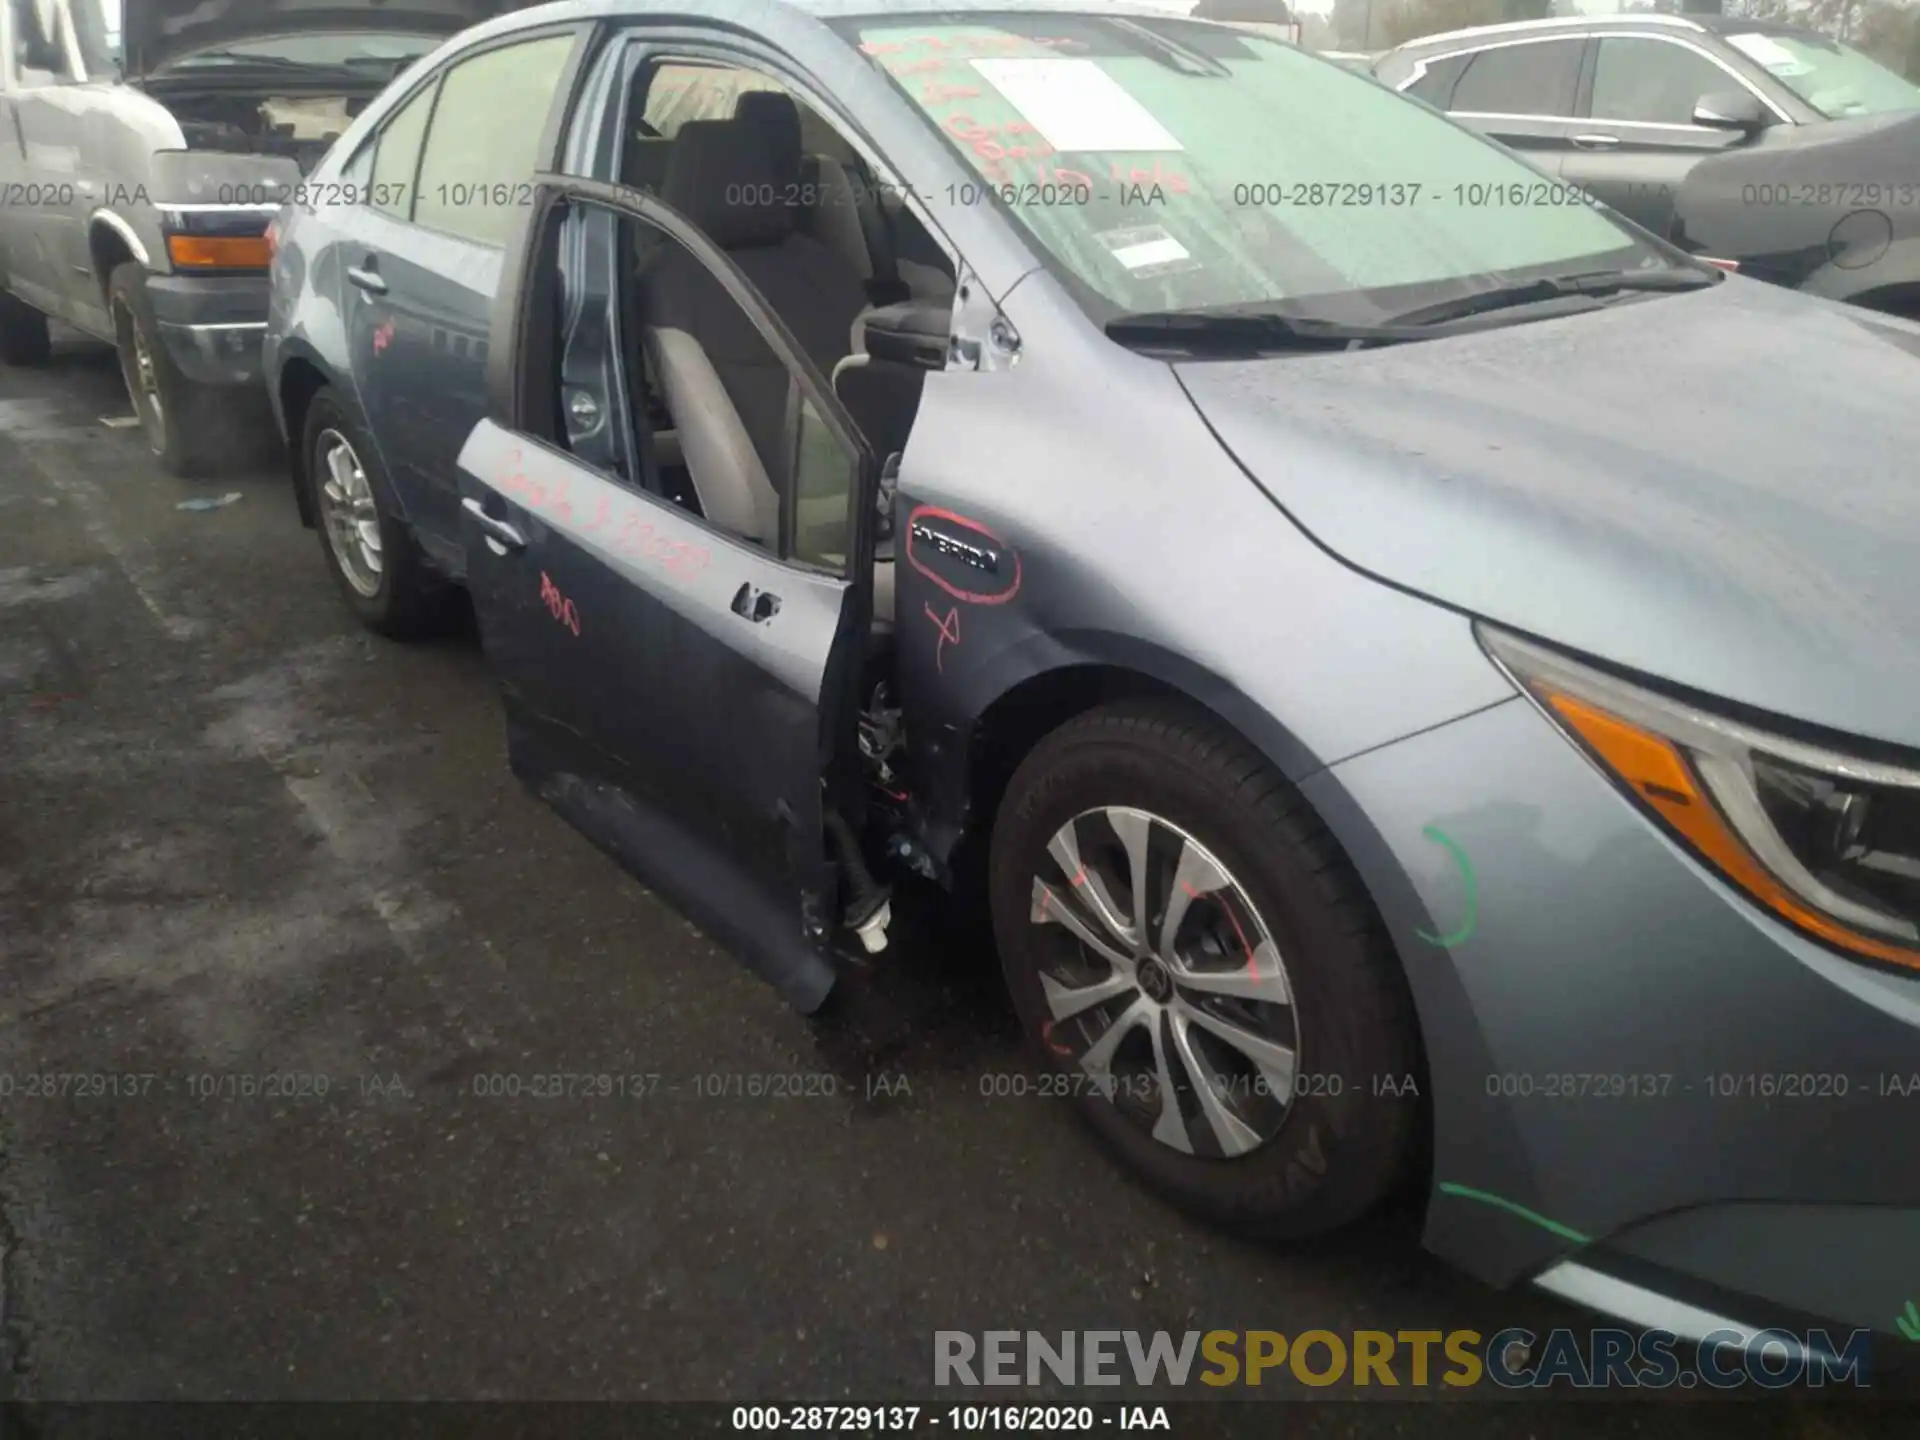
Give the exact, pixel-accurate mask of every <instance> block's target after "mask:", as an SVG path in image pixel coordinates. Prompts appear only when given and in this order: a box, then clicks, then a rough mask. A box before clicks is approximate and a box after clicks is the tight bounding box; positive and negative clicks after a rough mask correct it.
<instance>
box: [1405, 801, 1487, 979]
mask: <svg viewBox="0 0 1920 1440" xmlns="http://www.w3.org/2000/svg"><path fill="white" fill-rule="evenodd" d="M1420 833H1421V834H1422V835H1424V836H1426V837H1427V838H1428V839H1429V840H1431V841H1433V842H1434V843H1435V844H1438V845H1444V846H1446V847H1447V853H1448V854H1449V855H1451V856H1453V863H1454V864H1455V865H1457V866H1458V867H1459V869H1460V883H1461V884H1462V885H1464V886H1466V887H1467V918H1466V919H1465V920H1463V921H1461V922H1460V928H1459V929H1458V930H1455V931H1453V932H1451V933H1450V934H1446V935H1429V934H1428V933H1427V932H1426V931H1424V930H1419V929H1416V930H1415V931H1414V932H1413V933H1414V934H1416V935H1418V936H1419V937H1420V938H1421V939H1422V940H1424V941H1426V942H1427V943H1428V944H1429V945H1438V946H1439V947H1440V948H1441V949H1442V950H1451V949H1452V948H1453V947H1454V946H1455V945H1461V944H1464V943H1465V942H1466V939H1467V937H1468V936H1469V935H1471V934H1473V930H1474V927H1475V926H1476V925H1478V924H1479V923H1480V883H1479V881H1478V880H1476V879H1475V878H1474V874H1473V861H1471V860H1469V859H1468V858H1467V850H1466V847H1465V846H1464V845H1462V844H1461V843H1460V842H1459V841H1458V840H1456V839H1454V838H1453V837H1452V836H1451V835H1449V834H1447V832H1446V831H1444V830H1442V829H1440V828H1439V827H1438V826H1437V825H1428V826H1426V827H1424V828H1423V829H1422V830H1421V831H1420Z"/></svg>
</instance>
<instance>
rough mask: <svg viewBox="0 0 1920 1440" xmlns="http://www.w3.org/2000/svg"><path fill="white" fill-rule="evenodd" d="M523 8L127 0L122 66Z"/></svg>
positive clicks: (469, 21) (472, 2) (439, 1)
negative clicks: (278, 39)
mask: <svg viewBox="0 0 1920 1440" xmlns="http://www.w3.org/2000/svg"><path fill="white" fill-rule="evenodd" d="M521 8H523V6H522V5H520V4H516V3H513V0H399V3H397V4H382V3H380V0H126V8H125V10H124V11H123V13H122V16H121V22H120V44H121V57H122V66H123V68H124V70H125V72H126V74H127V77H128V78H129V79H139V78H141V77H143V76H146V75H150V74H152V73H153V72H154V71H155V70H158V69H159V68H160V67H161V66H163V65H167V64H170V63H172V62H173V61H175V60H178V59H180V58H181V57H182V56H185V55H190V54H192V53H193V52H194V51H196V50H210V49H213V48H214V47H216V46H220V45H233V44H236V43H238V42H240V41H242V40H257V39H260V38H262V37H263V36H268V35H292V34H302V33H308V32H312V31H316V30H319V31H325V30H376V31H377V30H391V31H394V32H395V33H399V34H408V35H442V34H444V35H451V34H453V33H454V32H456V31H459V30H464V29H466V28H467V27H468V26H469V25H477V24H479V23H480V22H481V21H482V20H490V19H492V18H493V17H494V16H496V15H500V14H504V13H505V12H507V11H509V10H517V9H521Z"/></svg>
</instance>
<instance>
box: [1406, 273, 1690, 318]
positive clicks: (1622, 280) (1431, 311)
mask: <svg viewBox="0 0 1920 1440" xmlns="http://www.w3.org/2000/svg"><path fill="white" fill-rule="evenodd" d="M1725 278H1726V277H1725V276H1724V275H1723V274H1721V273H1720V272H1719V271H1717V270H1712V271H1709V270H1684V269H1681V270H1646V271H1640V270H1591V271H1588V272H1586V273H1584V274H1579V275H1548V276H1546V277H1545V278H1544V279H1540V280H1523V281H1521V282H1520V283H1519V284H1517V285H1502V286H1500V287H1499V288H1497V289H1494V290H1481V291H1478V292H1476V293H1475V294H1472V295H1462V296H1460V297H1459V298H1458V299H1455V300H1442V301H1439V302H1438V303H1437V304H1433V305H1422V306H1420V307H1419V308H1418V309H1416V310H1408V311H1406V312H1405V313H1404V314H1400V315H1395V316H1393V317H1392V319H1391V321H1390V323H1391V324H1394V325H1416V326H1418V325H1441V324H1445V323H1446V322H1447V321H1449V320H1464V319H1465V318H1467V317H1468V316H1470V315H1485V314H1487V313H1489V312H1490V311H1494V310H1510V309H1513V308H1514V307H1515V306H1519V305H1538V304H1540V303H1542V302H1543V301H1547V300H1558V299H1561V298H1563V297H1565V296H1568V295H1590V296H1594V297H1596V298H1603V297H1605V296H1608V295H1618V294H1622V293H1624V292H1626V291H1649V292H1651V291H1681V290H1704V289H1706V287H1707V286H1709V285H1718V284H1719V283H1720V282H1721V281H1722V280H1723V279H1725Z"/></svg>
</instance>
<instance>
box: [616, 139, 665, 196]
mask: <svg viewBox="0 0 1920 1440" xmlns="http://www.w3.org/2000/svg"><path fill="white" fill-rule="evenodd" d="M672 158H673V141H672V140H670V139H668V138H666V137H665V136H662V135H640V134H634V135H629V136H628V137H627V152H626V154H625V155H623V156H621V157H620V183H621V184H622V185H625V186H627V187H629V188H630V189H634V190H646V191H649V192H651V193H652V194H655V195H658V194H659V193H660V187H661V186H663V185H664V184H666V180H667V162H668V161H669V160H671V159H672Z"/></svg>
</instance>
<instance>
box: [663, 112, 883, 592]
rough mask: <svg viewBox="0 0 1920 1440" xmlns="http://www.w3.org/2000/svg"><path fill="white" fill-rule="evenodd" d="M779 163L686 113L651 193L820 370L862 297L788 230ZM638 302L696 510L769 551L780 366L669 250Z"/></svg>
mask: <svg viewBox="0 0 1920 1440" xmlns="http://www.w3.org/2000/svg"><path fill="white" fill-rule="evenodd" d="M776 98H781V99H784V98H785V97H776ZM787 104H788V107H789V108H791V105H792V102H791V101H788V102H787ZM779 163H780V156H779V152H778V150H777V149H776V148H775V146H774V145H772V144H770V143H769V140H768V136H767V134H766V133H765V132H764V131H763V130H762V129H761V128H760V127H759V126H756V125H753V124H748V123H743V122H742V121H741V120H740V119H738V118H737V117H736V118H735V119H732V120H691V121H688V122H687V123H686V124H685V125H683V126H681V127H680V130H679V133H678V134H677V135H675V137H674V140H673V152H672V156H671V158H670V160H669V161H668V164H667V171H666V178H665V182H664V185H663V187H662V199H664V200H665V201H666V203H667V204H668V205H670V206H671V207H673V208H674V209H675V210H677V211H679V212H680V213H681V214H682V215H684V216H686V217H687V219H688V220H689V221H691V222H692V223H693V224H694V225H695V226H697V227H698V228H699V229H700V230H701V231H702V232H703V233H704V234H705V235H706V236H707V238H708V239H710V240H711V241H712V242H713V243H714V244H715V245H717V246H719V248H720V249H722V250H724V251H725V252H726V254H727V257H728V258H729V259H730V260H732V261H733V263H734V264H735V265H737V266H738V267H739V268H740V271H741V272H742V273H743V274H744V275H745V276H746V278H747V279H748V280H749V281H750V282H751V283H752V284H753V286H754V288H755V289H757V290H758V291H759V292H760V294H761V295H762V296H763V297H764V298H765V299H766V301H767V303H768V304H769V305H770V306H771V307H772V309H773V310H774V312H775V313H776V314H777V315H779V317H780V319H781V320H782V321H783V322H784V323H785V324H786V327H787V329H788V330H789V331H790V332H791V333H792V334H793V336H794V338H795V340H796V341H797V342H798V343H799V345H800V347H801V348H802V349H803V350H804V351H805V352H806V354H807V355H808V357H809V358H810V359H811V360H812V361H813V363H814V364H815V365H816V366H817V367H818V368H819V369H820V371H821V373H822V374H831V373H832V371H833V367H834V365H835V363H836V362H837V361H838V360H839V359H840V358H841V356H843V355H844V354H845V353H846V351H847V336H848V332H849V330H850V328H851V326H852V323H853V320H854V317H855V316H856V315H858V314H859V313H860V311H861V310H863V309H864V308H865V306H866V294H865V291H864V290H863V289H862V287H861V283H860V276H859V275H858V274H857V273H855V272H854V270H853V269H852V267H851V266H849V265H848V264H847V263H846V261H845V260H843V259H842V258H841V257H840V256H838V255H836V254H835V253H834V252H832V251H830V250H829V249H827V248H826V247H825V246H824V245H822V244H821V243H820V242H819V241H817V240H815V239H814V238H812V237H811V236H808V235H804V234H802V233H800V231H799V229H798V227H797V224H796V220H797V215H796V208H795V207H794V206H792V205H790V204H788V203H787V201H788V200H789V198H790V195H789V192H788V191H787V189H786V182H785V181H784V180H783V179H782V178H781V172H780V171H779V169H778V168H777V166H778V165H779ZM643 303H644V306H645V311H644V315H643V326H644V334H645V338H646V346H647V351H648V360H649V365H650V368H651V369H652V371H653V373H654V375H655V376H656V377H657V379H658V382H659V384H660V387H661V390H662V392H663V398H664V399H665V400H666V403H667V408H668V409H669V411H670V412H671V413H672V415H673V417H674V423H675V427H676V430H677V432H678V437H679V442H680V451H681V455H682V456H683V459H684V463H685V465H686V467H687V471H688V474H689V476H690V478H691V480H692V482H693V489H694V494H695V496H696V497H697V498H698V500H699V502H700V508H701V511H702V512H703V513H704V514H705V515H706V517H707V518H708V520H709V521H711V522H712V523H713V524H715V525H718V526H720V527H721V528H722V529H725V530H729V531H731V532H733V533H735V534H737V535H740V536H742V537H743V538H745V539H748V540H752V541H756V542H758V543H760V544H762V545H766V546H768V547H771V546H773V545H774V544H775V543H776V541H777V539H778V534H779V492H778V490H777V488H776V486H777V485H778V484H780V483H782V482H783V481H784V479H785V476H786V473H787V467H788V464H789V463H790V462H789V458H788V455H787V451H786V445H787V435H788V430H787V420H788V416H787V398H788V384H789V377H788V374H787V369H786V366H785V365H784V364H783V363H782V362H781V360H780V359H779V357H778V356H777V355H775V354H774V352H773V351H772V349H771V348H770V347H769V346H768V345H767V343H766V341H765V340H764V339H763V338H762V337H761V335H760V332H759V331H758V330H757V329H756V328H755V327H754V325H753V322H752V321H751V320H749V319H748V318H747V316H746V315H745V314H744V313H743V312H742V311H741V310H740V307H739V306H738V305H737V304H736V303H735V302H734V300H733V298H732V297H731V296H729V295H728V294H727V292H726V290H725V288H724V287H723V286H722V285H721V284H720V282H719V281H718V280H717V279H715V278H714V276H713V275H712V274H711V273H710V272H709V271H708V270H707V269H706V267H705V266H703V265H701V264H700V263H699V261H697V260H695V259H694V258H693V256H692V255H691V254H689V253H687V252H685V251H683V250H681V249H680V248H679V247H678V246H668V247H664V248H662V249H661V250H659V251H657V252H656V253H655V255H654V257H653V259H652V261H651V263H649V264H648V266H647V268H646V271H645V274H644V275H643ZM888 568H889V569H890V568H891V567H888ZM890 582H891V575H889V576H888V577H887V580H886V582H885V583H876V585H875V591H876V594H875V615H876V619H880V618H884V617H885V616H887V615H889V614H890V600H891V583H890ZM883 591H884V592H885V594H884V595H883V594H882V592H883ZM883 600H885V601H887V602H888V608H887V609H886V610H883V609H882V602H883Z"/></svg>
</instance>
